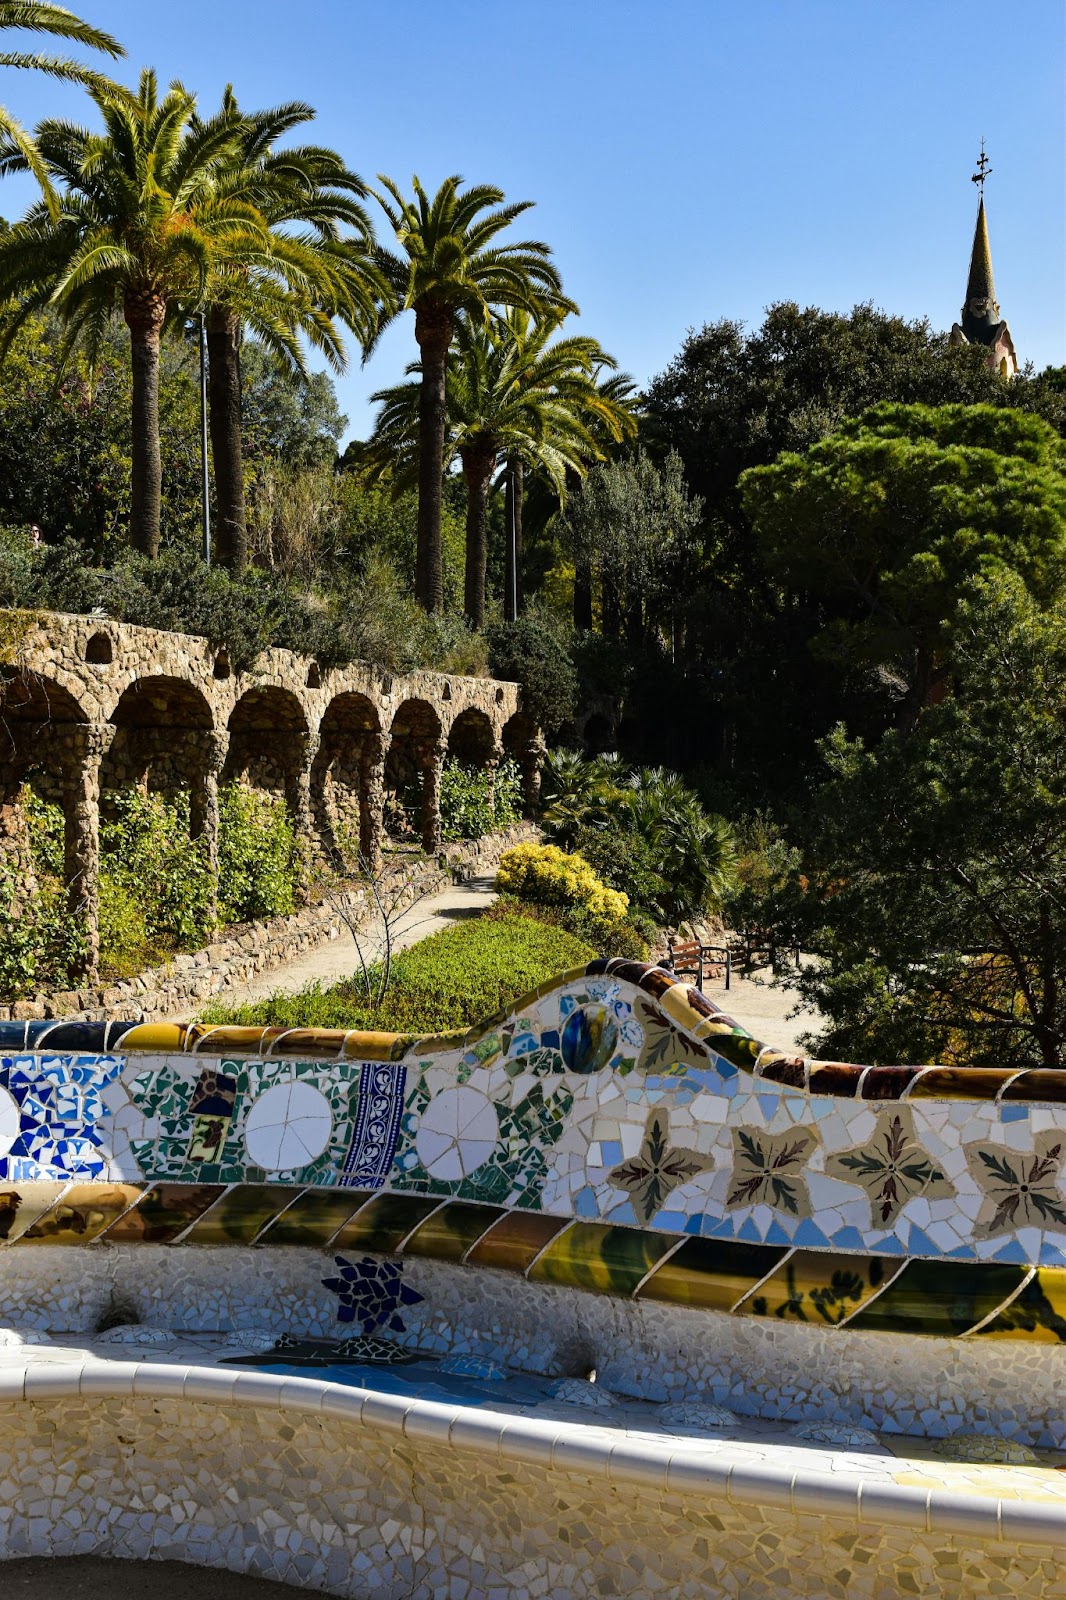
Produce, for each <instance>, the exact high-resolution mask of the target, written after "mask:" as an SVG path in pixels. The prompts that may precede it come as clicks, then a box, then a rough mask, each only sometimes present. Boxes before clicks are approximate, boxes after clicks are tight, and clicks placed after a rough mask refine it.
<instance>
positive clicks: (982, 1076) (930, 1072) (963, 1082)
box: [907, 1067, 1013, 1100]
mask: <svg viewBox="0 0 1066 1600" xmlns="http://www.w3.org/2000/svg"><path fill="white" fill-rule="evenodd" d="M1012 1076H1013V1073H1012V1072H1010V1071H1009V1070H1008V1069H1007V1068H1006V1067H925V1068H924V1069H923V1070H921V1071H919V1073H918V1075H917V1077H916V1078H915V1080H914V1082H913V1083H912V1084H911V1086H910V1088H909V1089H908V1090H907V1099H908V1100H994V1099H995V1098H996V1095H997V1094H998V1092H999V1090H1000V1089H1002V1087H1003V1085H1004V1084H1005V1083H1006V1082H1007V1081H1008V1079H1009V1078H1011V1077H1012Z"/></svg>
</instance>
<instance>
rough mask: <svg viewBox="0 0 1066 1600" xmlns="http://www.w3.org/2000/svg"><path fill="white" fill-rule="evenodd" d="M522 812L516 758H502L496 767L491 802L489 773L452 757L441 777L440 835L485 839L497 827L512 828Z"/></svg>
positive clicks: (443, 837)
mask: <svg viewBox="0 0 1066 1600" xmlns="http://www.w3.org/2000/svg"><path fill="white" fill-rule="evenodd" d="M521 815H522V774H521V772H520V771H519V769H518V764H517V762H515V761H511V760H506V761H501V762H500V765H499V767H498V768H497V770H496V782H495V785H494V790H493V797H492V804H491V805H490V804H489V775H488V773H487V772H486V771H485V770H484V769H483V768H481V767H473V766H466V765H465V764H464V763H463V762H461V761H457V760H456V759H455V757H454V756H449V757H448V759H447V760H446V761H445V763H444V770H443V771H442V773H441V779H440V817H441V838H442V839H443V840H444V841H445V843H451V842H453V841H454V840H456V839H483V838H484V837H485V835H486V834H487V833H492V831H493V830H494V829H495V828H509V827H510V826H511V824H512V823H514V822H517V821H518V819H519V817H520V816H521Z"/></svg>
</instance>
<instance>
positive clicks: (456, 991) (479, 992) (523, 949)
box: [203, 911, 596, 1033]
mask: <svg viewBox="0 0 1066 1600" xmlns="http://www.w3.org/2000/svg"><path fill="white" fill-rule="evenodd" d="M595 954H596V951H595V950H594V949H593V948H592V946H591V945H589V944H586V943H585V942H584V941H583V940H582V939H579V938H577V937H576V936H575V935H574V934H572V933H568V932H567V931H566V929H565V928H558V927H551V926H549V925H548V924H546V923H544V922H542V921H540V920H539V919H538V918H535V917H527V916H525V915H523V914H522V913H521V912H518V911H512V912H510V913H509V914H507V915H503V916H499V915H497V916H493V917H478V918H476V919H474V920H473V921H471V922H465V923H460V924H459V925H458V926H457V927H454V928H448V929H446V930H445V931H444V932H443V933H435V934H433V935H432V936H431V937H430V938H428V939H423V940H422V941H421V943H419V944H416V945H414V946H412V948H411V949H410V950H404V951H403V952H402V953H401V954H400V955H398V956H397V957H396V959H395V960H394V962H393V964H392V983H391V985H390V988H389V992H388V993H387V994H386V996H385V999H384V1001H383V1002H382V1004H381V1005H380V1006H379V1007H377V1009H373V1008H371V1007H370V1006H368V1005H367V1003H366V1000H365V998H364V996H363V995H362V994H361V993H360V992H359V990H358V989H357V988H356V986H355V984H354V983H353V982H350V981H345V982H343V983H338V984H335V985H334V986H333V988H331V989H322V988H320V987H319V985H318V984H311V985H309V986H308V987H307V988H306V989H301V990H300V992H299V993H298V994H276V995H271V997H270V998H269V999H267V1000H257V1001H254V1002H252V1003H250V1004H245V1005H239V1006H234V1005H226V1004H225V1003H224V1002H216V1003H215V1004H213V1005H211V1006H209V1007H208V1008H207V1009H206V1010H205V1011H204V1013H203V1020H204V1021H205V1022H230V1023H248V1024H255V1025H262V1026H267V1025H270V1024H275V1023H276V1024H279V1025H281V1026H283V1027H309V1028H370V1029H374V1028H376V1029H382V1030H383V1031H385V1032H386V1033H437V1032H439V1031H441V1030H443V1029H445V1028H469V1027H471V1026H472V1025H473V1024H474V1023H475V1022H480V1021H481V1020H482V1019H483V1018H484V1017H489V1016H491V1015H492V1013H493V1012H494V1011H499V1010H500V1009H501V1007H503V1006H506V1005H508V1004H510V1002H511V1001H512V1000H517V999H518V998H519V997H520V996H521V995H523V994H525V993H527V991H528V990H530V989H534V988H536V986H537V984H539V983H543V982H544V980H545V979H546V978H551V977H554V976H555V974H556V973H559V972H565V971H566V969H567V968H568V967H577V966H581V965H582V964H583V963H584V962H586V961H591V960H592V959H593V957H594V956H595Z"/></svg>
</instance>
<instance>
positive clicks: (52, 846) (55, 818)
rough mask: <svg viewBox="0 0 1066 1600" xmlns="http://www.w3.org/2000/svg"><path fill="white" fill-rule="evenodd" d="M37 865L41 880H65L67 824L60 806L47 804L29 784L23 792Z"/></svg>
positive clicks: (21, 792)
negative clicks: (44, 878) (64, 860)
mask: <svg viewBox="0 0 1066 1600" xmlns="http://www.w3.org/2000/svg"><path fill="white" fill-rule="evenodd" d="M18 803H19V805H20V806H21V808H22V815H23V817H24V818H25V820H26V832H27V834H28V836H29V843H30V851H31V853H32V855H33V865H34V867H35V869H36V871H37V873H38V875H40V876H44V877H48V878H62V876H63V849H64V846H63V837H64V820H63V811H62V808H61V807H60V806H57V805H54V804H53V803H52V801H51V800H44V799H42V797H41V796H40V795H39V794H38V793H37V791H36V789H34V788H33V787H32V785H31V784H29V783H24V784H23V785H22V788H21V789H20V790H19V799H18Z"/></svg>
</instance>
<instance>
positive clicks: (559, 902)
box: [496, 844, 629, 934]
mask: <svg viewBox="0 0 1066 1600" xmlns="http://www.w3.org/2000/svg"><path fill="white" fill-rule="evenodd" d="M496 887H497V888H498V889H500V890H502V891H503V892H505V893H508V894H513V895H515V896H516V897H517V898H518V899H519V900H531V901H533V902H534V903H535V904H538V905H546V906H567V907H571V908H572V909H574V910H577V911H580V912H581V913H582V914H583V916H585V917H586V918H587V919H588V921H589V924H590V926H592V927H594V928H596V929H597V930H599V931H600V933H601V934H602V933H608V932H609V931H610V930H611V929H613V928H615V927H617V925H618V924H619V923H620V922H624V921H625V919H626V912H627V910H628V908H629V900H628V897H627V896H626V895H625V894H621V893H619V891H618V890H617V889H609V888H608V887H607V885H606V884H605V883H604V882H603V880H602V879H601V878H600V877H598V876H597V874H596V873H595V872H593V870H592V868H591V867H590V866H589V864H588V862H587V861H586V860H585V859H584V858H583V857H582V856H578V855H568V854H567V852H566V851H565V850H560V849H559V847H558V845H554V844H518V845H515V846H514V848H513V849H511V850H506V851H504V853H503V855H502V856H501V857H500V865H499V868H498V869H497V872H496Z"/></svg>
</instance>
